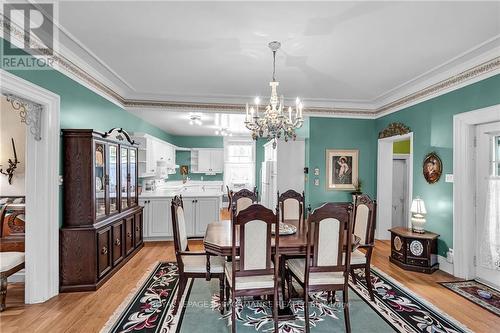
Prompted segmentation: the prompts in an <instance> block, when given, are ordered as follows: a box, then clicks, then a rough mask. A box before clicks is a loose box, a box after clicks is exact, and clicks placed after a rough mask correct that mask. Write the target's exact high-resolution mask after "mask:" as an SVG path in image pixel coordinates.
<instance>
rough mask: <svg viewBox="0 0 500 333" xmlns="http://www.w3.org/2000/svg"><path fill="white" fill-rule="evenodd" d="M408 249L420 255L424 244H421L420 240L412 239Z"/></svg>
mask: <svg viewBox="0 0 500 333" xmlns="http://www.w3.org/2000/svg"><path fill="white" fill-rule="evenodd" d="M410 251H411V254H413V255H414V256H417V257H418V256H421V255H422V253H423V252H424V246H423V245H422V242H420V241H418V240H414V241H412V242H411V243H410Z"/></svg>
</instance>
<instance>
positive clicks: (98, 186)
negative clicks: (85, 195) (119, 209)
mask: <svg viewBox="0 0 500 333" xmlns="http://www.w3.org/2000/svg"><path fill="white" fill-rule="evenodd" d="M95 190H96V191H97V192H100V191H102V180H101V178H100V177H95Z"/></svg>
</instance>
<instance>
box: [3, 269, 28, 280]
mask: <svg viewBox="0 0 500 333" xmlns="http://www.w3.org/2000/svg"><path fill="white" fill-rule="evenodd" d="M25 274H26V271H25V270H24V269H21V270H20V271H19V272H16V273H14V274H12V275H11V276H9V277H8V278H7V282H10V283H17V282H24V278H25Z"/></svg>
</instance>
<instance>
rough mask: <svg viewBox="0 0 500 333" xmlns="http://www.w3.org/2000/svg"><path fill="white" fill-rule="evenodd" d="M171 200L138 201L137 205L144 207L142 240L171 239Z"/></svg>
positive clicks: (152, 199)
mask: <svg viewBox="0 0 500 333" xmlns="http://www.w3.org/2000/svg"><path fill="white" fill-rule="evenodd" d="M170 201H171V198H150V199H149V198H148V199H140V200H139V205H141V206H143V207H144V210H143V221H144V222H143V223H144V235H143V238H144V240H165V239H172V237H173V232H172V216H171V212H170Z"/></svg>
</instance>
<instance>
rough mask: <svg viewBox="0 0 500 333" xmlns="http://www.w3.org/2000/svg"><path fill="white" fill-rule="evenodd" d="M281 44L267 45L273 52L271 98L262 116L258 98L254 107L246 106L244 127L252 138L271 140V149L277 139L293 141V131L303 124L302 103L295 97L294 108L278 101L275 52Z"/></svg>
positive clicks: (275, 42) (282, 101)
mask: <svg viewBox="0 0 500 333" xmlns="http://www.w3.org/2000/svg"><path fill="white" fill-rule="evenodd" d="M280 46H281V43H280V42H277V41H274V42H270V43H269V48H270V49H271V51H272V52H273V80H272V81H271V82H269V85H270V86H271V98H270V101H269V105H267V106H266V108H265V110H264V112H263V114H262V115H259V103H260V100H259V98H258V97H257V98H255V106H251V107H249V106H248V103H247V104H246V118H245V126H246V128H248V129H249V130H250V131H252V138H253V139H254V140H257V138H259V137H260V138H262V137H267V138H268V139H273V140H274V141H273V148H276V141H277V139H279V138H281V137H283V138H284V139H285V141H288V140H289V139H293V140H295V138H296V136H297V135H296V134H295V130H296V129H297V128H300V127H301V126H302V124H303V122H304V119H303V118H302V102H301V101H300V99H299V98H298V97H297V99H296V100H295V108H294V109H292V107H291V106H289V107H288V112H286V111H284V110H286V109H287V108H286V106H285V105H284V98H283V95H281V96H280V97H279V99H278V93H277V92H276V88H277V87H278V85H279V82H278V81H276V77H275V73H276V51H278V49H279V48H280Z"/></svg>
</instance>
